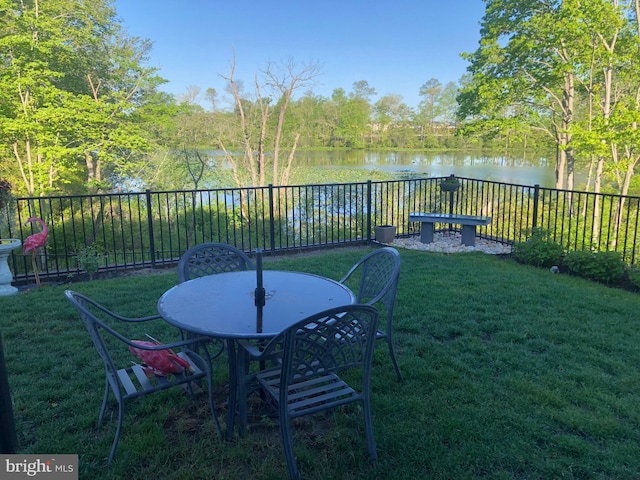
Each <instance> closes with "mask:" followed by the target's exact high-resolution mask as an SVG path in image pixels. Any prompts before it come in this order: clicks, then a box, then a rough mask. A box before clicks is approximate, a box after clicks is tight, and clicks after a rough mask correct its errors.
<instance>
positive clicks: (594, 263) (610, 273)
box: [564, 250, 626, 285]
mask: <svg viewBox="0 0 640 480" xmlns="http://www.w3.org/2000/svg"><path fill="white" fill-rule="evenodd" d="M564 264H565V266H566V267H567V269H568V270H569V273H573V274H574V275H579V276H581V277H585V278H588V279H590V280H594V281H596V282H600V283H604V284H607V285H610V284H612V283H616V282H619V281H620V280H621V278H622V276H623V275H624V273H625V269H626V265H625V263H624V262H623V261H622V254H621V253H620V252H589V251H584V250H582V251H575V252H569V253H567V255H566V256H565V258H564Z"/></svg>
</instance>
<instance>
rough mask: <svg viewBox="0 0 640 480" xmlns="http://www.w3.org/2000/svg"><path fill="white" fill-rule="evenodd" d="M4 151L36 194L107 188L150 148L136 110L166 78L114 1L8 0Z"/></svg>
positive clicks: (1, 127) (0, 130)
mask: <svg viewBox="0 0 640 480" xmlns="http://www.w3.org/2000/svg"><path fill="white" fill-rule="evenodd" d="M0 12H2V23H0V29H1V33H2V35H1V37H0V65H2V66H1V67H0V112H1V115H0V117H1V118H0V149H1V151H2V156H3V158H5V159H6V160H7V161H9V162H10V163H11V165H12V167H11V171H12V172H13V176H14V177H15V178H16V179H21V180H22V182H21V183H22V186H23V188H22V190H23V191H24V192H25V193H26V194H28V195H43V194H46V193H54V192H62V191H65V190H68V188H69V187H72V188H76V189H79V188H80V185H81V184H84V185H93V186H95V187H96V188H100V187H103V186H104V185H105V182H106V180H107V176H108V175H109V174H111V173H117V172H118V171H123V169H125V168H126V163H127V159H128V158H130V153H131V152H133V151H136V150H140V149H143V148H144V147H145V141H144V138H143V137H142V136H141V135H140V132H139V131H138V129H137V127H136V125H135V121H134V119H135V115H133V114H132V112H134V110H135V106H136V105H137V104H139V102H141V100H142V97H143V92H144V91H150V90H152V89H153V88H154V87H155V86H156V85H157V84H158V83H159V82H160V79H158V78H157V77H155V75H154V69H148V68H144V67H143V66H142V64H143V62H144V61H145V58H146V54H147V53H148V50H149V48H150V44H149V43H148V42H146V41H143V40H140V39H138V38H128V37H126V36H124V35H123V34H122V33H121V32H120V28H119V25H118V24H117V23H116V20H115V18H116V17H115V11H114V9H113V7H112V5H111V2H110V1H109V0H94V1H91V2H87V1H84V0H71V1H69V0H49V1H47V2H41V1H40V0H31V1H18V0H0Z"/></svg>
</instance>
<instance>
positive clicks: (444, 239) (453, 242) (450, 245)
mask: <svg viewBox="0 0 640 480" xmlns="http://www.w3.org/2000/svg"><path fill="white" fill-rule="evenodd" d="M461 240H462V234H460V233H458V232H435V233H434V234H433V242H432V243H422V242H421V241H420V237H417V236H413V237H409V238H396V239H395V240H394V241H393V243H390V244H389V245H391V246H392V247H399V248H407V249H410V250H423V251H426V252H440V253H459V252H484V253H488V254H490V255H508V254H510V253H511V245H505V244H503V243H498V242H494V241H492V240H487V239H484V238H476V244H475V245H474V246H473V247H468V246H466V245H462V244H461V243H460V242H461Z"/></svg>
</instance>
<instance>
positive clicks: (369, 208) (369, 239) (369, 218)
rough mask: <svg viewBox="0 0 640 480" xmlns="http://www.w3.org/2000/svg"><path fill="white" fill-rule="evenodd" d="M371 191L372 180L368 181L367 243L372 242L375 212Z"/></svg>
mask: <svg viewBox="0 0 640 480" xmlns="http://www.w3.org/2000/svg"><path fill="white" fill-rule="evenodd" d="M371 190H372V184H371V180H367V243H369V242H371V223H372V222H371V212H373V208H372V205H371V198H372V194H371Z"/></svg>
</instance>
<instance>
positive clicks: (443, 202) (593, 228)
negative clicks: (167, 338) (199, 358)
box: [9, 178, 640, 283]
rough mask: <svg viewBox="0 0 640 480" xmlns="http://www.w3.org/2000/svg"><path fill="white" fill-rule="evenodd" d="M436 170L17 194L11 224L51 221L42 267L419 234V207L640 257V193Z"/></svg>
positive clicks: (21, 227) (502, 230) (112, 267)
mask: <svg viewBox="0 0 640 480" xmlns="http://www.w3.org/2000/svg"><path fill="white" fill-rule="evenodd" d="M440 181H441V179H440V178H426V179H407V180H395V181H383V182H372V181H369V182H361V183H343V184H323V185H296V186H273V185H269V186H265V187H250V188H220V189H213V190H197V191H162V192H152V191H149V190H147V191H145V192H138V193H113V194H103V195H81V196H55V197H38V198H18V199H16V202H17V209H16V212H17V213H16V215H17V218H16V222H15V227H14V230H13V231H11V230H9V233H10V237H12V238H20V239H22V240H23V241H24V239H25V238H26V237H27V236H29V235H31V234H32V233H35V231H36V230H37V229H39V227H38V225H37V224H28V225H25V221H26V220H27V218H29V217H31V216H37V217H40V218H42V219H43V220H44V221H45V222H46V224H47V225H48V227H49V238H48V242H47V246H46V248H44V249H41V251H40V252H39V253H38V259H37V260H38V265H39V271H40V275H41V276H42V277H45V278H46V277H49V278H51V277H64V276H68V275H73V274H75V273H78V272H81V271H117V270H121V269H127V268H140V267H153V268H156V267H164V266H169V265H173V264H175V263H176V262H177V260H178V258H179V257H180V255H181V254H182V253H184V252H185V251H186V250H187V249H188V248H189V247H191V246H193V245H195V244H198V243H202V242H224V243H229V244H232V245H235V246H237V247H239V248H241V249H242V250H245V251H247V252H253V251H255V250H256V249H257V248H262V249H264V250H265V251H266V252H271V253H277V252H284V251H291V250H303V249H310V248H320V247H327V246H337V245H344V244H359V243H366V242H369V241H371V240H372V239H373V232H374V227H375V226H379V225H395V226H396V231H397V235H398V236H411V235H415V234H417V233H418V232H419V228H420V224H419V223H413V222H411V223H410V222H409V220H408V218H409V214H410V213H413V212H439V213H456V214H465V215H483V216H490V217H492V219H493V220H492V222H491V224H490V225H488V226H486V227H481V228H479V229H478V234H479V235H480V236H482V237H485V238H490V239H493V240H496V241H498V242H503V243H513V242H519V241H523V240H525V239H526V238H527V237H528V235H530V233H531V231H532V230H533V229H534V228H542V229H545V230H546V231H547V233H548V235H549V238H550V239H551V240H553V241H555V242H557V243H559V244H561V245H563V246H564V247H565V248H566V249H567V250H594V251H604V250H615V251H618V252H620V253H621V255H622V257H623V259H624V260H625V262H627V263H628V264H635V263H636V262H637V258H638V210H639V207H640V197H631V196H621V195H613V194H594V193H589V192H580V191H569V190H556V189H549V188H541V187H539V186H537V185H536V186H524V185H517V184H509V183H500V182H490V181H484V180H474V179H469V178H460V182H461V186H460V188H459V189H458V190H457V191H455V192H443V191H441V190H440V188H439V183H440ZM454 227H455V226H453V225H447V224H442V225H440V226H439V228H440V229H453V228H454ZM9 263H10V266H11V267H12V271H13V273H14V276H15V280H16V282H17V283H27V282H29V281H31V279H32V278H33V272H32V271H31V270H32V269H31V259H30V258H29V257H25V256H23V255H22V254H21V252H20V250H16V251H14V252H13V254H12V255H11V257H10V258H9Z"/></svg>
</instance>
